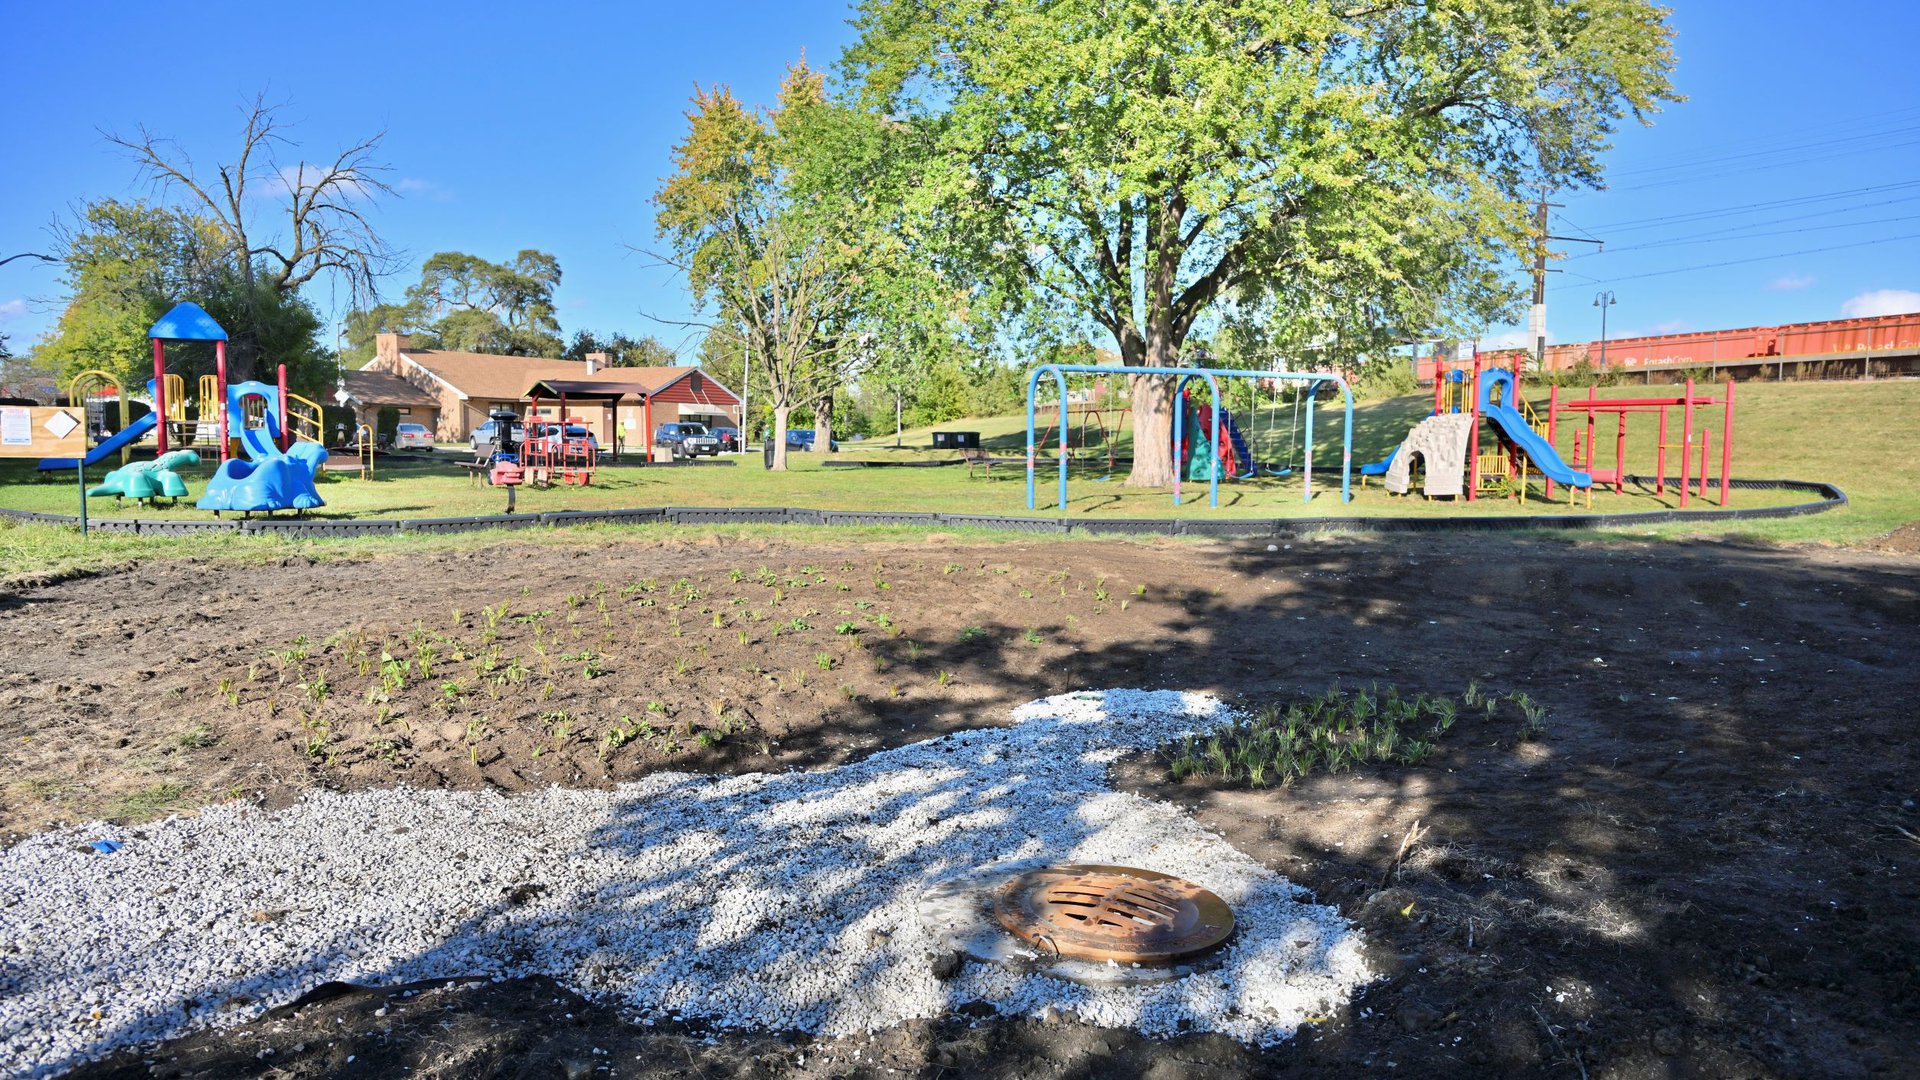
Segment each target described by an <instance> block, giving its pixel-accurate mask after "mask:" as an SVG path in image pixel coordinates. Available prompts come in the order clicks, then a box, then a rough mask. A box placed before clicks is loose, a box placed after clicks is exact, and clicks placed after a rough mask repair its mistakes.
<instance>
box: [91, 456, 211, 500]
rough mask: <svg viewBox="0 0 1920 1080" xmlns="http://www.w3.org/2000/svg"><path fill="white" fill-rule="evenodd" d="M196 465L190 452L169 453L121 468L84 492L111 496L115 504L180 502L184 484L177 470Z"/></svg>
mask: <svg viewBox="0 0 1920 1080" xmlns="http://www.w3.org/2000/svg"><path fill="white" fill-rule="evenodd" d="M198 464H200V455H199V454H197V453H195V452H194V451H192V450H169V451H167V452H166V453H164V454H161V455H160V456H159V457H157V458H155V459H154V460H152V461H136V462H133V463H132V464H130V465H122V466H120V467H119V468H117V469H115V470H113V471H112V472H110V473H108V474H107V475H106V476H105V477H103V478H102V479H101V481H100V483H99V484H97V485H95V486H94V487H90V488H88V489H87V494H88V495H89V496H97V495H111V496H113V498H114V501H115V502H118V501H120V500H121V499H132V500H134V501H135V502H137V503H139V504H140V505H142V506H145V505H146V504H147V501H148V500H149V499H184V498H186V497H187V482H186V481H185V480H184V479H182V478H181V476H180V474H179V472H178V470H180V469H184V468H187V467H188V466H190V465H198Z"/></svg>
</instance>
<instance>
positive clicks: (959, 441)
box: [933, 431, 980, 450]
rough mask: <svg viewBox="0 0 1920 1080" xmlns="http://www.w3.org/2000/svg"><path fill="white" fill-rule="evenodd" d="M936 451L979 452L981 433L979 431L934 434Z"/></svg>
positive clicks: (939, 432) (938, 432) (937, 432)
mask: <svg viewBox="0 0 1920 1080" xmlns="http://www.w3.org/2000/svg"><path fill="white" fill-rule="evenodd" d="M933 448H934V449H935V450H978V449H980V433H979V432H977V431H936V432H934V433H933Z"/></svg>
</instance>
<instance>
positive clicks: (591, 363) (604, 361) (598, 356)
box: [587, 352, 613, 375]
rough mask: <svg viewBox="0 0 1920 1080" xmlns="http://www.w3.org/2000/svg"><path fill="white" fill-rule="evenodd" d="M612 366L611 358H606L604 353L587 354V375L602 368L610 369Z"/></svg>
mask: <svg viewBox="0 0 1920 1080" xmlns="http://www.w3.org/2000/svg"><path fill="white" fill-rule="evenodd" d="M612 366H613V358H612V357H611V356H608V355H607V354H606V353H603V352H590V353H588V354H587V374H589V375H591V374H593V373H594V372H596V371H599V370H600V369H601V368H603V367H612Z"/></svg>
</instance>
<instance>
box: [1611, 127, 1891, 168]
mask: <svg viewBox="0 0 1920 1080" xmlns="http://www.w3.org/2000/svg"><path fill="white" fill-rule="evenodd" d="M1916 132H1920V127H1912V126H1908V127H1896V128H1887V129H1885V130H1882V131H1867V132H1862V133H1861V134H1858V135H1843V136H1840V137H1838V138H1823V139H1815V140H1813V141H1811V142H1803V143H1788V144H1783V145H1778V146H1772V147H1766V148H1763V149H1759V150H1748V151H1746V152H1744V153H1738V154H1719V155H1713V156H1707V157H1699V158H1682V159H1679V160H1677V161H1674V162H1673V163H1671V164H1667V165H1642V166H1640V167H1638V168H1632V169H1618V170H1612V171H1611V172H1610V175H1613V176H1645V175H1648V174H1651V173H1663V172H1673V171H1675V170H1679V169H1697V168H1700V167H1702V166H1706V165H1721V164H1724V163H1726V162H1729V161H1746V160H1749V159H1751V158H1763V157H1768V156H1771V155H1773V154H1801V153H1805V152H1806V151H1808V150H1818V149H1822V148H1825V147H1833V146H1843V145H1845V144H1848V143H1857V142H1860V141H1862V140H1866V139H1884V138H1887V137H1888V136H1892V135H1911V134H1914V133H1916Z"/></svg>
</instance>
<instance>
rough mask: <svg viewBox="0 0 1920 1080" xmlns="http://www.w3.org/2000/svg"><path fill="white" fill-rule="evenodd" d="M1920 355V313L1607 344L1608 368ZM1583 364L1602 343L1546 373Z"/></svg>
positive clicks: (1559, 350)
mask: <svg viewBox="0 0 1920 1080" xmlns="http://www.w3.org/2000/svg"><path fill="white" fill-rule="evenodd" d="M1522 352H1523V350H1519V349H1497V350H1492V351H1489V352H1486V353H1482V354H1481V355H1482V358H1483V359H1485V360H1486V361H1488V362H1490V363H1496V364H1499V365H1501V366H1505V365H1506V364H1507V363H1510V362H1511V358H1512V357H1513V356H1515V355H1518V354H1521V353H1522ZM1865 352H1896V353H1898V352H1908V353H1920V312H1916V313H1913V314H1909V315H1878V316H1873V317H1870V318H1860V319H1828V320H1825V321H1822V322H1804V323H1784V324H1781V325H1779V326H1748V327H1741V328H1739V329H1734V330H1702V331H1698V332H1690V333H1684V334H1656V335H1651V336H1647V337H1628V338H1613V339H1610V340H1609V341H1608V342H1607V345H1606V358H1607V367H1609V368H1613V369H1620V368H1642V367H1668V366H1673V367H1709V366H1712V365H1714V364H1723V363H1728V362H1732V361H1739V360H1749V359H1753V358H1757V357H1769V356H1778V357H1799V356H1823V355H1829V354H1834V353H1843V354H1848V353H1865ZM1581 360H1586V361H1587V362H1589V363H1591V364H1592V365H1593V366H1595V367H1598V366H1599V365H1600V343H1599V342H1598V341H1583V342H1571V343H1568V344H1564V345H1549V346H1547V354H1546V367H1547V370H1549V371H1563V370H1565V369H1567V368H1571V367H1573V366H1575V365H1577V364H1578V363H1580V361H1581ZM1416 370H1417V371H1418V372H1419V377H1420V378H1421V379H1423V380H1426V379H1431V378H1433V361H1432V359H1430V358H1427V359H1422V360H1420V361H1419V362H1418V364H1417V367H1416Z"/></svg>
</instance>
